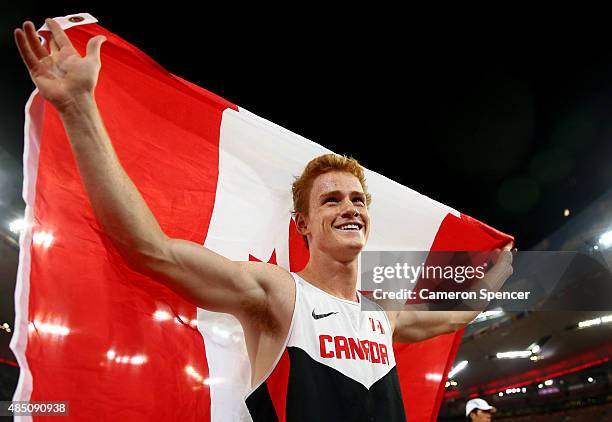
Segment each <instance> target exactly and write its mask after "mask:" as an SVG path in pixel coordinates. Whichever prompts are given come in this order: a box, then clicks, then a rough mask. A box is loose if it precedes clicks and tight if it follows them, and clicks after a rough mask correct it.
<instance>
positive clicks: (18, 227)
mask: <svg viewBox="0 0 612 422" xmlns="http://www.w3.org/2000/svg"><path fill="white" fill-rule="evenodd" d="M26 227H27V224H26V222H25V220H24V219H23V218H17V219H15V220H13V221H11V222H10V223H9V230H10V231H12V232H13V233H15V234H19V233H20V232H21V231H22V230H24V229H25V228H26Z"/></svg>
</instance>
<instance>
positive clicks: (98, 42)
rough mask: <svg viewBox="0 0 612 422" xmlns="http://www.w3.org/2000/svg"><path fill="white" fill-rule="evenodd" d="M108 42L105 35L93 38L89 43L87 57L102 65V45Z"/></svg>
mask: <svg viewBox="0 0 612 422" xmlns="http://www.w3.org/2000/svg"><path fill="white" fill-rule="evenodd" d="M104 41H106V37H105V36H104V35H98V36H96V37H93V38H92V39H90V40H89V41H88V42H87V57H93V58H94V59H95V60H96V61H97V62H98V63H100V49H101V48H102V44H103V43H104Z"/></svg>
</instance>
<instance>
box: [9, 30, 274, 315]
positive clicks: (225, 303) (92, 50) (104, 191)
mask: <svg viewBox="0 0 612 422" xmlns="http://www.w3.org/2000/svg"><path fill="white" fill-rule="evenodd" d="M46 23H47V25H48V27H49V28H50V29H51V33H52V39H51V42H50V45H51V54H49V52H47V50H46V49H45V48H44V47H43V46H42V45H41V43H40V41H39V39H38V36H37V35H36V31H35V29H34V25H33V24H32V23H31V22H26V23H24V25H23V28H22V29H16V30H15V34H14V35H15V41H16V43H17V47H18V49H19V52H20V54H21V56H22V58H23V61H24V63H25V65H26V67H27V68H28V71H29V72H30V76H31V77H32V80H33V81H34V83H35V85H36V86H37V87H38V89H39V91H40V94H41V95H42V96H43V97H44V98H45V99H46V100H48V101H49V102H50V103H51V104H53V106H54V107H55V108H56V109H57V111H58V112H59V115H60V117H61V119H62V122H63V124H64V127H65V129H66V132H67V134H68V137H69V139H70V145H71V147H72V151H73V153H74V157H75V159H76V162H77V165H78V169H79V172H80V175H81V178H82V180H83V184H84V186H85V190H86V192H87V195H88V197H89V200H90V202H91V205H92V208H93V211H94V213H95V215H96V217H97V219H98V221H99V222H100V224H101V225H102V227H103V229H104V231H105V233H106V234H107V235H108V236H109V237H110V239H111V240H112V242H113V244H114V245H115V247H116V248H117V249H118V251H119V252H120V254H121V255H122V256H123V257H124V259H125V260H126V261H127V263H128V264H129V265H130V267H132V268H133V269H135V270H137V271H140V272H143V273H146V274H148V275H151V276H153V277H155V278H156V279H157V280H159V281H162V282H164V283H165V284H167V285H168V286H169V287H170V288H172V289H174V290H175V291H177V292H178V293H179V294H181V295H183V296H184V297H186V298H187V299H189V300H191V301H192V302H193V303H195V304H197V305H198V306H201V307H203V308H206V309H210V310H215V311H221V312H228V313H233V314H240V313H241V312H242V311H243V310H245V309H247V310H252V309H259V310H260V311H262V307H265V306H266V304H267V301H266V290H267V289H265V288H264V287H265V286H264V283H265V282H269V281H270V280H271V279H274V278H275V277H277V276H278V274H276V273H277V272H278V271H280V268H278V269H277V268H276V267H275V266H271V265H267V264H261V265H254V264H255V263H238V262H233V261H230V260H228V259H226V258H224V257H222V256H220V255H218V254H216V253H214V252H212V251H210V250H208V249H206V248H204V247H202V246H201V245H198V244H196V243H193V242H189V241H186V240H180V239H170V238H168V237H167V236H166V235H165V234H164V232H163V231H162V230H161V228H160V226H159V224H158V223H157V221H156V220H155V218H154V216H153V214H152V213H151V210H150V209H149V207H148V206H147V204H146V203H145V201H144V200H143V198H142V196H141V195H140V193H139V192H138V190H137V189H136V187H135V186H134V183H133V182H132V180H131V179H130V178H129V177H128V175H127V174H126V172H125V171H124V169H123V167H122V166H121V163H120V162H119V160H118V158H117V155H116V154H115V151H114V149H113V146H112V143H111V140H110V139H109V136H108V134H107V132H106V129H105V127H104V123H103V121H102V118H101V116H100V112H99V110H98V107H97V105H96V101H95V96H94V91H95V87H96V84H97V80H98V75H99V71H100V68H101V62H100V49H101V46H102V43H103V42H104V41H105V40H106V39H105V37H104V36H96V37H93V38H92V39H90V40H89V42H88V44H87V55H86V56H85V57H81V56H80V54H79V53H78V52H77V51H76V50H75V48H74V47H73V45H72V43H71V42H70V39H69V38H68V37H67V36H66V34H65V32H64V31H63V30H62V28H61V27H60V26H59V24H58V23H57V22H55V21H54V20H52V19H47V20H46Z"/></svg>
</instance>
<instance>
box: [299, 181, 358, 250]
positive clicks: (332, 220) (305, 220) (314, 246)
mask: <svg viewBox="0 0 612 422" xmlns="http://www.w3.org/2000/svg"><path fill="white" fill-rule="evenodd" d="M296 222H297V227H298V230H299V231H300V233H301V234H302V235H304V236H306V237H307V238H308V245H309V249H310V250H311V253H312V252H313V250H318V251H322V252H324V253H326V254H329V255H332V256H334V257H335V258H336V259H338V260H341V261H350V260H352V259H355V257H356V256H357V255H358V254H359V252H360V251H361V249H363V247H364V246H365V243H366V241H367V239H368V236H369V233H370V217H369V214H368V208H367V206H366V195H365V193H364V191H363V187H362V186H361V183H360V182H359V179H358V178H357V177H355V176H354V175H352V174H351V173H347V172H341V171H331V172H327V173H324V174H321V175H319V176H317V177H316V178H315V179H314V180H313V182H312V187H311V189H310V195H309V203H308V214H307V215H305V214H297V215H296Z"/></svg>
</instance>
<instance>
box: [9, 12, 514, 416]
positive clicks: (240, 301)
mask: <svg viewBox="0 0 612 422" xmlns="http://www.w3.org/2000/svg"><path fill="white" fill-rule="evenodd" d="M46 23H47V25H48V27H49V28H50V30H51V32H52V39H51V41H50V43H49V44H50V49H51V54H49V52H47V51H46V49H45V48H44V47H43V46H42V45H41V44H40V41H39V39H38V37H37V35H36V32H35V29H34V25H33V24H32V23H31V22H26V23H24V25H23V28H22V29H16V30H15V40H16V43H17V46H18V48H19V51H20V54H21V56H22V58H23V60H24V63H25V65H26V66H27V68H28V70H29V72H30V75H31V77H32V80H33V81H34V83H35V84H36V86H37V87H38V89H39V92H40V94H41V95H42V96H43V97H44V98H45V99H46V100H48V101H49V102H50V103H51V104H53V106H54V107H55V108H56V109H57V111H58V113H59V116H60V118H61V119H62V122H63V124H64V127H65V129H66V132H67V134H68V137H69V140H70V144H71V148H72V151H73V153H74V157H75V159H76V162H77V165H78V168H79V172H80V174H81V178H82V180H83V184H84V187H85V190H86V192H87V194H88V197H89V200H90V202H91V204H92V208H93V210H94V213H95V214H96V217H97V219H98V220H99V222H100V224H101V225H102V227H103V228H104V231H105V233H106V234H107V235H108V236H109V238H110V239H111V240H112V242H113V244H114V246H115V247H116V248H117V250H118V251H119V252H120V254H121V255H122V256H123V258H124V259H125V260H126V262H127V263H128V264H129V265H130V267H131V268H133V269H135V270H137V271H140V272H142V273H144V274H147V275H149V276H151V277H152V278H154V279H156V280H158V281H160V282H162V283H164V284H165V285H167V286H168V287H170V288H172V289H173V290H174V291H176V292H177V293H178V294H181V295H182V296H184V297H185V298H187V299H188V300H190V301H191V302H193V303H194V304H196V305H197V306H198V307H201V308H204V309H208V310H211V311H217V312H224V313H230V314H232V315H234V316H235V317H236V318H237V319H238V320H239V321H240V323H241V325H242V327H243V329H244V333H245V340H246V346H247V352H248V355H249V360H250V363H251V384H252V387H253V388H252V391H251V392H250V393H249V394H248V395H247V398H246V404H247V407H248V409H249V412H250V413H251V416H252V418H253V419H254V420H256V421H257V420H266V421H267V420H275V419H282V418H285V419H286V420H289V421H296V420H317V421H325V420H338V419H345V420H376V419H378V420H385V421H393V420H404V419H405V416H404V409H403V404H402V398H401V394H400V391H399V383H398V380H397V373H396V371H395V359H394V356H393V348H392V342H393V341H403V342H415V341H420V340H423V339H426V338H430V337H433V336H436V335H439V334H443V333H449V332H452V331H454V330H457V329H459V328H461V327H463V326H465V325H466V324H467V323H468V322H469V321H471V319H473V318H474V317H475V316H476V314H477V312H401V313H400V312H383V311H382V310H381V309H380V308H376V307H374V305H373V304H371V303H370V302H369V301H367V300H366V299H365V298H362V297H361V295H360V294H359V293H358V292H357V290H356V282H357V268H358V267H357V262H358V256H359V253H360V251H361V250H362V249H363V247H364V245H365V242H366V241H367V238H368V235H369V232H370V219H369V213H368V206H369V204H370V197H369V194H368V192H367V187H366V184H365V178H364V177H363V169H362V168H361V166H360V165H359V164H358V163H357V162H356V161H354V160H352V159H347V158H345V157H338V156H335V155H325V156H322V157H319V158H317V159H315V160H313V161H312V162H311V163H309V164H308V166H307V167H306V169H305V171H304V173H303V175H302V176H301V177H300V178H298V179H297V180H296V182H295V183H294V185H293V194H294V205H295V220H296V226H297V229H298V231H299V232H300V233H301V234H302V235H303V236H304V238H305V239H306V241H307V244H308V248H309V252H310V260H309V262H308V264H307V265H306V267H305V268H304V270H303V271H301V272H300V273H299V274H294V273H289V272H287V271H285V270H284V269H282V268H280V267H277V266H275V265H270V264H266V263H255V262H233V261H230V260H228V259H226V258H224V257H223V256H220V255H218V254H216V253H214V252H212V251H210V250H208V249H206V248H204V247H202V246H201V245H199V244H195V243H193V242H189V241H185V240H181V239H172V238H169V237H167V236H166V235H165V234H164V233H163V231H162V230H161V229H160V227H159V225H158V223H157V221H156V220H155V218H154V217H153V215H152V213H151V211H150V210H149V208H148V207H147V205H146V203H145V202H144V200H143V199H142V197H141V195H140V194H139V192H138V190H137V189H136V187H135V186H134V184H133V183H132V181H131V180H130V178H129V177H128V176H127V174H126V173H125V171H124V170H123V168H122V166H121V164H120V162H119V160H118V159H117V156H116V154H115V151H114V149H113V147H112V143H111V140H110V139H109V137H108V134H107V133H106V130H105V128H104V124H103V121H102V118H101V116H100V113H99V110H98V108H97V106H96V102H95V95H94V94H95V87H96V84H97V79H98V74H99V71H100V67H101V62H100V49H101V46H102V43H103V42H104V41H105V38H104V37H103V36H97V37H94V38H92V39H91V40H89V42H88V44H87V55H86V57H84V58H83V57H81V56H80V55H79V54H78V53H77V52H76V50H75V49H74V47H73V46H72V44H71V42H70V40H69V39H68V37H67V36H66V34H65V33H64V31H63V30H62V29H61V28H60V26H59V25H58V24H57V23H56V22H55V21H53V20H51V19H47V21H46ZM509 249H510V245H508V246H507V247H506V248H505V252H504V253H503V254H502V255H501V259H499V260H498V263H497V264H496V265H495V267H494V269H492V270H491V271H490V274H493V275H495V280H496V281H499V280H502V281H503V280H505V279H506V278H507V277H508V276H509V275H510V273H511V260H512V259H511V254H510V253H509V252H508V251H509ZM362 306H364V307H367V306H370V307H371V308H370V309H371V310H373V312H361V307H362Z"/></svg>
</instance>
